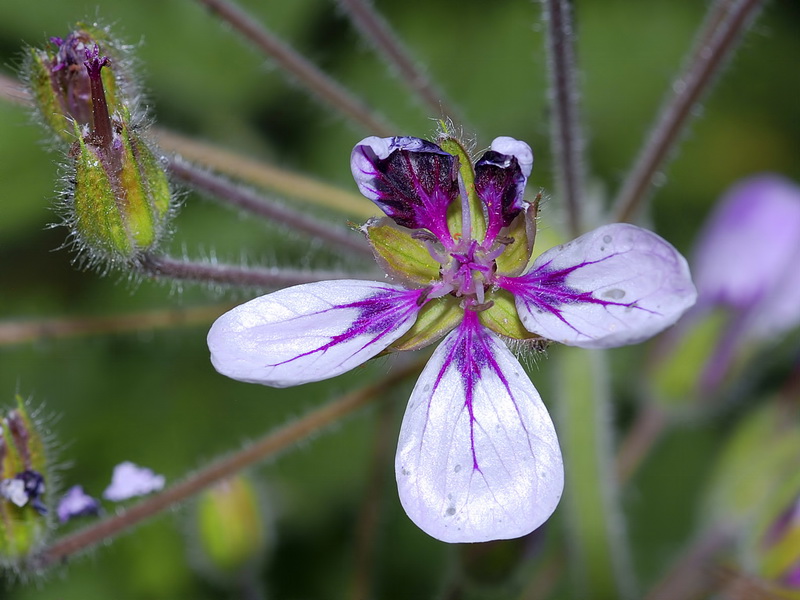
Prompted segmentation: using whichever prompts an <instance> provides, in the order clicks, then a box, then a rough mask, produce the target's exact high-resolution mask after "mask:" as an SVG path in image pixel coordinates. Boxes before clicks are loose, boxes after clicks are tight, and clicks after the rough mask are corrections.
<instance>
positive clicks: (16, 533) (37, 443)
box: [0, 398, 47, 563]
mask: <svg viewBox="0 0 800 600" xmlns="http://www.w3.org/2000/svg"><path fill="white" fill-rule="evenodd" d="M0 428H1V429H0V524H2V525H1V526H0V562H2V563H13V562H15V561H16V560H18V559H20V558H22V557H24V556H26V555H27V554H29V553H30V552H31V551H32V550H33V549H35V548H36V547H37V546H38V545H39V544H41V542H42V541H43V539H44V537H45V534H46V533H47V519H46V517H45V516H44V515H45V513H46V512H47V510H46V508H45V505H44V494H45V492H46V485H45V473H46V466H47V465H46V463H47V461H46V458H45V449H44V443H43V442H42V437H41V434H40V433H39V432H38V431H37V430H36V428H35V426H34V424H33V422H32V421H31V419H30V417H29V416H28V412H27V410H26V409H25V406H24V404H23V402H22V400H21V399H20V398H17V408H15V409H13V410H11V411H9V412H8V414H6V416H5V417H3V418H2V420H0Z"/></svg>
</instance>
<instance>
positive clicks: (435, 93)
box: [338, 0, 462, 122]
mask: <svg viewBox="0 0 800 600" xmlns="http://www.w3.org/2000/svg"><path fill="white" fill-rule="evenodd" d="M338 2H339V5H340V6H341V7H342V8H343V9H344V10H345V11H346V12H347V14H348V15H350V19H351V20H352V21H353V23H354V24H355V26H356V27H357V28H358V30H359V31H360V32H361V35H362V36H363V37H364V38H365V39H366V40H367V41H369V42H370V43H371V44H372V45H373V47H374V48H375V49H376V50H377V52H378V54H379V55H380V56H381V57H382V58H383V59H384V60H385V61H386V63H387V64H388V65H389V66H390V67H393V68H394V70H395V71H396V72H397V73H398V75H399V76H400V78H401V79H402V80H403V81H404V82H405V83H406V85H407V86H408V87H409V89H411V91H413V92H414V93H415V94H416V95H417V97H418V98H419V99H420V100H422V102H423V103H424V104H425V105H426V106H427V107H428V109H429V110H430V111H431V113H432V114H433V115H436V116H441V117H444V118H448V117H449V118H450V119H452V120H455V121H458V122H462V121H461V119H460V117H459V115H458V112H457V111H456V110H455V108H454V107H453V106H451V105H449V104H448V103H447V101H446V100H445V99H444V96H443V94H442V93H441V91H439V90H438V89H437V87H436V85H435V84H434V82H433V81H432V80H431V79H430V78H429V77H428V76H427V75H426V73H425V72H424V71H423V70H422V69H420V68H419V67H418V66H417V64H416V63H415V62H414V60H413V59H412V58H411V55H410V53H409V51H408V49H407V48H406V47H405V46H404V45H403V44H402V42H401V41H400V40H399V39H398V37H397V34H396V33H395V32H394V31H392V29H391V27H390V26H389V24H388V23H387V22H386V20H385V19H383V17H381V15H380V14H378V12H377V11H376V10H375V7H374V6H373V5H372V3H371V2H370V0H338Z"/></svg>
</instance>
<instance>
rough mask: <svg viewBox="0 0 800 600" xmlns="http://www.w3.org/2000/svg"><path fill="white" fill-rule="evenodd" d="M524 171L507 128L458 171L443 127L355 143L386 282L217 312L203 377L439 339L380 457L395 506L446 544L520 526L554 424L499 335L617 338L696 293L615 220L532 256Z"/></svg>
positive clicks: (549, 499) (659, 251) (538, 507)
mask: <svg viewBox="0 0 800 600" xmlns="http://www.w3.org/2000/svg"><path fill="white" fill-rule="evenodd" d="M532 166H533V154H532V152H531V149H530V147H529V146H528V145H527V144H525V143H524V142H521V141H518V140H515V139H513V138H509V137H500V138H497V139H495V140H494V141H493V142H492V145H491V148H490V149H489V150H488V151H487V152H485V153H484V154H483V156H482V157H481V158H480V159H479V160H478V161H477V162H476V163H475V164H474V166H473V164H472V162H471V161H470V160H469V158H468V156H467V153H466V151H465V150H464V149H463V147H462V146H461V144H460V143H459V142H458V141H457V140H455V139H454V138H452V137H450V136H448V135H446V134H443V135H442V136H441V137H440V138H439V139H438V140H437V143H436V144H434V143H432V142H428V141H425V140H421V139H418V138H412V137H392V138H377V137H368V138H366V139H364V140H362V141H361V142H360V143H359V144H357V145H356V147H355V149H354V150H353V153H352V156H351V168H352V171H353V176H354V177H355V180H356V183H357V185H358V187H359V189H360V190H361V193H362V194H364V195H365V196H366V197H367V198H369V199H370V200H372V201H373V202H374V203H375V204H376V205H377V206H378V207H380V209H381V210H382V211H383V212H384V213H385V214H386V215H387V217H384V218H380V219H372V220H371V221H369V222H368V223H367V224H366V225H365V226H364V228H363V231H364V233H365V234H366V235H367V237H368V238H369V241H370V243H371V245H372V248H373V251H374V253H375V256H376V258H377V260H378V262H379V263H380V264H381V265H382V266H383V267H384V268H385V269H386V272H387V275H388V276H389V278H390V279H391V280H392V283H384V282H368V281H352V280H345V281H325V282H319V283H309V284H305V285H299V286H295V287H292V288H288V289H285V290H282V291H279V292H275V293H273V294H268V295H266V296H262V297H260V298H256V299H255V300H252V301H250V302H248V303H246V304H243V305H241V306H239V307H237V308H235V309H233V310H232V311H230V312H228V313H227V314H225V315H223V316H222V317H220V318H219V319H218V320H217V322H216V323H214V325H213V326H212V328H211V331H210V332H209V335H208V344H209V348H210V350H211V360H212V362H213V364H214V366H215V368H216V369H217V370H218V371H219V372H220V373H222V374H224V375H227V376H228V377H232V378H234V379H238V380H240V381H246V382H254V383H261V384H264V385H270V386H273V387H285V386H292V385H298V384H301V383H307V382H311V381H318V380H321V379H327V378H329V377H333V376H335V375H339V374H340V373H344V372H345V371H349V370H350V369H352V368H353V367H356V366H357V365H360V364H362V363H363V362H365V361H366V360H368V359H370V358H372V357H374V356H376V355H378V354H380V353H382V352H385V351H397V350H409V349H416V348H421V347H424V346H427V345H429V344H431V343H433V342H434V341H436V340H438V339H439V338H442V337H444V340H443V341H442V342H441V344H440V345H439V347H438V348H437V349H436V350H435V351H434V353H433V355H432V356H431V359H430V362H429V363H428V365H427V366H426V367H425V369H424V370H423V372H422V374H421V376H420V378H419V381H418V382H417V384H416V386H415V387H414V390H413V392H412V393H411V399H410V401H409V404H408V408H407V410H406V414H405V417H404V419H403V424H402V427H401V431H400V441H399V446H398V450H397V458H396V465H395V467H396V475H397V484H398V489H399V494H400V500H401V502H402V504H403V507H404V508H405V510H406V512H407V513H408V515H409V517H411V519H412V520H413V521H414V522H415V523H416V524H417V525H418V526H419V527H420V528H422V529H423V530H424V531H426V532H427V533H428V534H430V535H431V536H433V537H435V538H438V539H440V540H443V541H447V542H481V541H487V540H493V539H505V538H514V537H518V536H522V535H525V534H527V533H529V532H530V531H532V530H533V529H535V528H537V527H538V526H539V525H541V524H542V523H543V522H544V521H545V520H546V519H547V518H548V517H549V516H550V515H551V514H552V512H553V511H554V510H555V508H556V505H557V504H558V501H559V499H560V497H561V492H562V489H563V483H564V477H563V465H562V460H561V452H560V449H559V446H558V441H557V439H556V433H555V429H554V427H553V423H552V422H551V420H550V417H549V416H548V413H547V410H546V409H545V407H544V405H543V404H542V400H541V398H540V397H539V394H538V392H537V391H536V388H534V386H533V384H532V383H531V381H530V379H529V378H528V376H527V375H526V373H525V370H524V369H523V367H522V366H521V365H520V363H519V362H518V361H517V359H516V358H515V357H514V355H513V354H512V353H511V351H509V349H508V348H507V347H506V344H505V342H504V339H515V340H521V341H522V344H523V345H524V343H525V342H526V341H528V342H530V343H531V344H538V343H541V342H542V340H554V341H557V342H561V343H564V344H570V345H575V346H582V347H587V348H609V347H614V346H620V345H625V344H633V343H636V342H639V341H642V340H644V339H645V338H647V337H650V336H652V335H654V334H655V333H657V332H659V331H661V330H662V329H664V328H665V327H668V326H669V325H671V324H672V323H674V322H675V321H676V320H677V319H678V317H680V315H681V314H682V313H683V312H684V311H685V310H686V309H687V308H689V307H690V306H691V305H692V304H693V303H694V301H695V295H696V294H695V289H694V286H693V285H692V282H691V279H690V276H689V269H688V267H687V264H686V261H685V260H684V258H683V257H682V256H681V255H680V254H678V252H677V251H676V250H675V249H674V248H673V247H672V246H671V245H670V244H668V243H667V242H666V241H664V240H663V239H661V238H660V237H658V236H657V235H655V234H653V233H651V232H649V231H645V230H643V229H640V228H638V227H634V226H632V225H625V224H615V225H606V226H604V227H600V228H599V229H596V230H595V231H592V232H590V233H587V234H586V235H583V236H581V237H579V238H578V239H576V240H574V241H572V242H570V243H568V244H565V245H563V246H558V247H556V248H553V249H551V250H548V251H547V252H545V253H544V254H542V255H541V256H539V257H538V258H536V260H534V261H533V262H532V263H531V257H532V251H533V241H534V235H535V219H536V210H537V205H536V202H534V203H532V204H531V203H528V202H526V201H525V200H524V198H523V196H524V193H525V185H526V182H527V179H528V176H529V175H530V173H531V168H532ZM576 376H580V374H576Z"/></svg>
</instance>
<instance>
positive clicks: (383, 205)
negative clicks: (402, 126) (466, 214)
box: [350, 136, 459, 243]
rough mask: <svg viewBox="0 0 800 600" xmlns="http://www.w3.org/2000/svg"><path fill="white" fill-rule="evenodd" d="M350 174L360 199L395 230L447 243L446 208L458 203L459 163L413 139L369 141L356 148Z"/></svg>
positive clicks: (438, 149) (436, 148) (362, 142)
mask: <svg viewBox="0 0 800 600" xmlns="http://www.w3.org/2000/svg"><path fill="white" fill-rule="evenodd" d="M350 168H351V170H352V172H353V177H354V179H355V180H356V184H358V189H359V190H360V191H361V193H362V194H364V196H366V197H367V198H369V199H370V200H372V201H373V202H374V203H375V204H377V205H378V207H380V209H381V210H382V211H383V212H385V213H386V214H387V215H388V216H389V217H391V218H392V219H394V221H395V222H396V223H397V224H398V225H402V226H403V227H408V228H410V229H428V230H429V231H430V232H431V233H433V234H434V235H435V236H436V237H438V238H439V239H440V240H442V242H444V243H447V242H449V241H450V240H451V236H450V231H449V229H448V227H447V208H448V207H449V206H450V204H451V203H452V202H453V201H454V200H455V199H456V198H457V197H458V194H459V187H458V160H457V159H456V157H455V156H453V155H451V154H448V153H447V152H445V151H444V150H442V149H441V148H439V146H437V145H436V144H433V143H431V142H427V141H425V140H421V139H419V138H413V137H391V138H379V137H374V136H372V137H368V138H365V139H363V140H362V141H360V142H359V143H358V144H356V147H355V148H353V152H352V154H351V156H350Z"/></svg>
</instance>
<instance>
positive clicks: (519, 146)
mask: <svg viewBox="0 0 800 600" xmlns="http://www.w3.org/2000/svg"><path fill="white" fill-rule="evenodd" d="M491 149H492V150H494V151H495V152H499V153H500V154H508V155H509V156H515V157H516V158H517V161H518V162H519V168H520V169H522V174H523V175H525V178H526V179H527V178H528V177H530V176H531V171H532V170H533V151H532V150H531V147H530V146H529V145H528V144H526V143H525V142H523V141H520V140H517V139H514V138H512V137H508V136H507V135H502V136H500V137H496V138H494V140H492V145H491Z"/></svg>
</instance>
